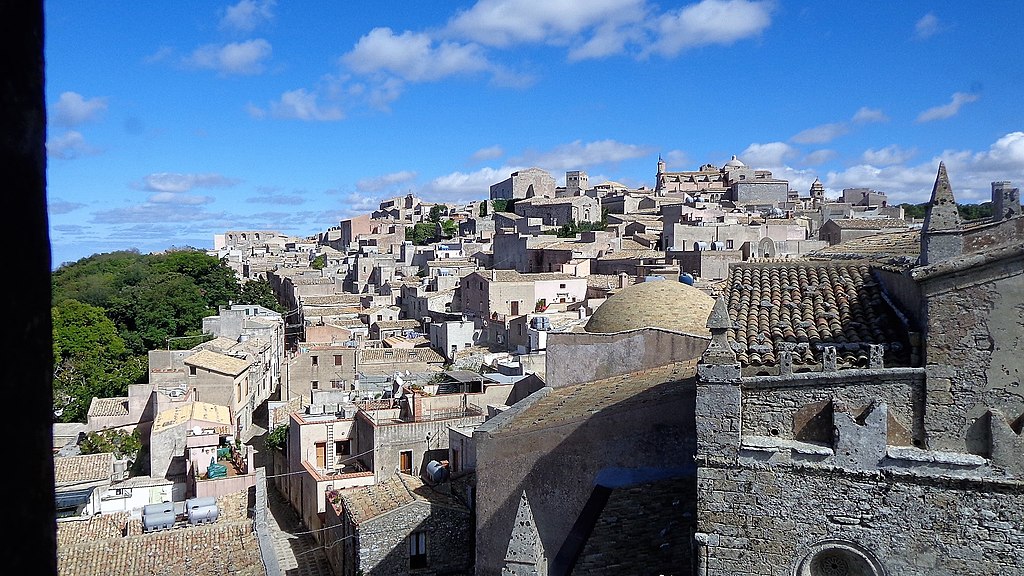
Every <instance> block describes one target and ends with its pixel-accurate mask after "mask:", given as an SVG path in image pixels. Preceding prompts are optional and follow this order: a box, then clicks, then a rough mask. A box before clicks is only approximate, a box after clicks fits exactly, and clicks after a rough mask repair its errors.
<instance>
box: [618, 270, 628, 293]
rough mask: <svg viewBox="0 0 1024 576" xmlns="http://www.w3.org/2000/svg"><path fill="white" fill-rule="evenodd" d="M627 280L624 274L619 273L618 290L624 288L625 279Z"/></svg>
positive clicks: (626, 275)
mask: <svg viewBox="0 0 1024 576" xmlns="http://www.w3.org/2000/svg"><path fill="white" fill-rule="evenodd" d="M627 278H629V275H628V274H626V273H625V272H619V288H620V289H621V288H625V287H626V284H627V282H626V279H627Z"/></svg>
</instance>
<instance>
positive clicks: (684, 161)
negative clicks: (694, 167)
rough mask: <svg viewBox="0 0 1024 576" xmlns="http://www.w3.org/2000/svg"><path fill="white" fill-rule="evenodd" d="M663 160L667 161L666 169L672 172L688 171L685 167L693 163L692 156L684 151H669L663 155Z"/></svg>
mask: <svg viewBox="0 0 1024 576" xmlns="http://www.w3.org/2000/svg"><path fill="white" fill-rule="evenodd" d="M661 159H662V160H664V161H665V169H666V170H668V171H670V172H672V171H678V170H686V169H687V168H684V166H689V165H690V163H691V160H690V156H689V155H688V154H687V153H686V152H683V151H682V150H669V151H668V153H666V154H662V155H661Z"/></svg>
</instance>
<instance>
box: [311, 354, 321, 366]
mask: <svg viewBox="0 0 1024 576" xmlns="http://www.w3.org/2000/svg"><path fill="white" fill-rule="evenodd" d="M311 358H312V359H313V366H318V365H319V359H318V357H316V356H311Z"/></svg>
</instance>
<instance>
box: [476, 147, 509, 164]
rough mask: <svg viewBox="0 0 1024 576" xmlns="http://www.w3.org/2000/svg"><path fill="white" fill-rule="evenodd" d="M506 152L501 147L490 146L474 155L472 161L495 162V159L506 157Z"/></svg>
mask: <svg viewBox="0 0 1024 576" xmlns="http://www.w3.org/2000/svg"><path fill="white" fill-rule="evenodd" d="M504 154H505V150H503V149H502V147H501V146H490V147H488V148H481V149H479V150H477V151H476V152H473V155H472V156H470V160H472V161H474V162H482V161H484V160H494V159H495V158H501V157H502V156H504Z"/></svg>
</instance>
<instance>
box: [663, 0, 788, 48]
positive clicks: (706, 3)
mask: <svg viewBox="0 0 1024 576" xmlns="http://www.w3.org/2000/svg"><path fill="white" fill-rule="evenodd" d="M772 9H773V4H772V3H771V2H751V1H748V0H703V1H702V2H700V3H697V4H692V5H690V6H686V7H684V8H681V9H679V10H678V11H675V12H669V13H666V14H663V15H662V16H661V17H659V18H658V20H657V23H656V25H655V33H656V36H657V38H656V40H655V41H654V43H653V44H652V45H651V46H649V47H648V48H647V50H646V52H650V53H655V54H661V55H663V56H675V55H676V54H678V53H680V52H682V51H683V50H686V49H688V48H694V47H698V46H708V45H713V44H723V45H729V44H733V43H735V42H737V41H739V40H743V39H746V38H752V37H756V36H758V35H759V34H761V33H762V32H763V31H764V30H765V29H767V28H768V26H770V25H771V22H772V19H771V12H772Z"/></svg>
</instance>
